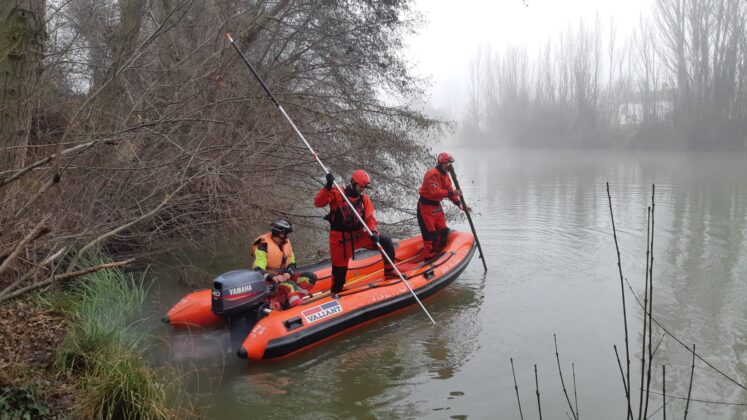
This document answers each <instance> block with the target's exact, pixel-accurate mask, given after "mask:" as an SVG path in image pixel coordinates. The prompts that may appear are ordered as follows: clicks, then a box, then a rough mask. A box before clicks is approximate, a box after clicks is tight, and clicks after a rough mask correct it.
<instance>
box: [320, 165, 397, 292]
mask: <svg viewBox="0 0 747 420" xmlns="http://www.w3.org/2000/svg"><path fill="white" fill-rule="evenodd" d="M326 181H327V183H326V185H325V186H324V187H322V189H320V190H319V192H318V193H317V195H316V197H315V198H314V205H315V206H316V207H325V206H329V214H327V216H325V219H326V220H327V221H328V222H329V223H330V230H329V252H330V254H331V257H332V279H333V284H332V289H331V290H330V292H331V293H332V297H333V298H337V294H338V293H340V292H341V291H342V289H343V287H344V286H345V276H346V275H347V272H348V262H349V261H350V258H351V257H352V256H353V253H354V252H355V250H356V249H358V248H369V249H375V248H376V245H377V244H381V246H382V248H383V249H384V251H385V252H386V254H387V255H388V256H389V258H390V259H391V260H392V261H394V254H395V252H394V244H393V243H392V240H391V238H389V237H388V236H386V235H380V234H379V231H378V230H377V222H376V218H375V217H374V205H373V202H371V198H370V197H369V196H368V195H367V194H364V193H363V191H364V190H365V189H366V188H368V187H369V186H370V182H371V178H370V177H369V176H368V173H366V171H364V170H362V169H359V170H357V171H355V172H353V174H352V176H351V177H350V185H348V186H346V187H345V195H346V196H347V198H348V200H350V203H351V204H352V205H353V207H355V209H356V211H357V212H358V214H359V215H360V216H361V217H362V218H363V220H364V221H365V222H366V226H368V228H369V229H370V230H371V232H372V233H373V234H372V235H369V234H368V232H366V230H365V229H364V227H363V226H362V225H361V223H360V220H358V218H357V217H356V216H355V214H354V213H353V212H352V211H351V209H350V206H348V204H347V203H346V202H345V199H344V198H343V197H342V194H341V193H340V191H339V190H338V189H337V188H334V187H333V185H334V181H335V177H334V175H332V174H331V173H328V174H327V176H326ZM382 259H383V260H384V273H385V276H386V277H397V274H396V272H395V271H394V268H393V267H391V265H389V263H388V262H387V261H386V258H383V256H382Z"/></svg>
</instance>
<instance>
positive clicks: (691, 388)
mask: <svg viewBox="0 0 747 420" xmlns="http://www.w3.org/2000/svg"><path fill="white" fill-rule="evenodd" d="M694 374H695V344H693V362H692V365H691V366H690V385H689V386H688V387H687V402H686V403H685V417H683V420H687V410H688V409H689V408H690V393H691V392H692V390H693V375H694Z"/></svg>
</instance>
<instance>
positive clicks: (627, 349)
mask: <svg viewBox="0 0 747 420" xmlns="http://www.w3.org/2000/svg"><path fill="white" fill-rule="evenodd" d="M607 200H608V202H609V206H610V219H611V220H612V236H613V237H614V238H615V251H616V252H617V270H618V272H619V273H620V292H621V295H622V308H623V324H624V326H625V362H626V366H627V374H626V380H625V381H623V382H624V383H627V384H630V346H629V344H628V313H627V309H626V307H625V286H624V285H623V273H622V263H621V262H620V246H619V244H618V242H617V229H615V215H614V213H613V212H612V196H611V195H610V183H609V182H608V183H607ZM625 398H626V399H627V400H628V418H630V419H632V418H633V409H632V407H631V405H630V387H629V386H628V387H626V390H625Z"/></svg>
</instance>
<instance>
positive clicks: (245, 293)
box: [163, 231, 475, 361]
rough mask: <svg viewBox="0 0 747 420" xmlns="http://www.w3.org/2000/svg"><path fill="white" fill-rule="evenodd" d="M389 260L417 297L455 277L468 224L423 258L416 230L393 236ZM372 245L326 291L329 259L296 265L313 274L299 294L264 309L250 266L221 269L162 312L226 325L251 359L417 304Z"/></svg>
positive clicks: (178, 322)
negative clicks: (283, 305)
mask: <svg viewBox="0 0 747 420" xmlns="http://www.w3.org/2000/svg"><path fill="white" fill-rule="evenodd" d="M395 248H396V258H395V263H396V264H397V267H398V268H399V270H400V272H402V274H404V276H405V278H406V281H407V282H408V283H409V285H410V287H411V288H412V289H413V291H414V292H415V294H417V296H418V298H419V299H421V300H423V299H426V298H428V297H429V296H432V295H433V294H434V293H436V292H438V291H439V290H441V289H443V288H444V287H446V286H447V285H448V284H449V283H451V282H452V281H454V280H455V279H456V278H457V277H458V276H459V275H460V274H461V273H462V271H464V269H465V268H466V267H467V265H468V264H469V262H470V260H471V259H472V256H473V254H474V253H475V240H474V237H473V236H472V234H470V233H467V232H460V231H452V232H451V233H450V234H449V237H448V243H447V246H446V248H445V249H444V251H443V252H442V253H441V254H440V255H438V256H436V257H435V258H432V259H429V260H427V261H424V260H423V256H422V249H423V246H422V240H421V237H420V236H419V235H418V236H414V237H411V238H407V239H403V240H401V241H399V242H397V243H396V245H395ZM383 268H384V265H383V262H382V258H381V255H380V254H379V252H378V251H371V250H363V251H358V252H356V253H355V257H354V259H353V260H351V261H350V264H349V269H348V274H347V279H346V283H345V290H344V291H343V292H342V293H340V294H339V295H338V298H337V299H333V298H332V297H331V296H330V294H329V289H330V287H331V286H332V275H331V265H330V261H329V260H326V261H322V262H319V263H316V264H313V265H310V266H306V267H301V268H299V269H298V271H299V272H314V273H315V274H316V276H317V281H316V283H315V285H314V287H313V288H312V290H311V291H310V293H309V295H308V296H306V297H305V298H304V300H303V302H302V303H301V304H300V305H298V306H295V307H293V308H290V309H285V310H270V309H269V305H268V304H267V302H268V299H270V297H271V296H272V290H271V288H270V287H268V285H267V284H266V282H265V281H264V279H263V276H262V275H261V274H260V273H258V272H256V271H252V270H234V271H230V272H228V273H225V274H222V275H221V276H219V277H218V278H216V279H215V280H214V282H213V288H212V289H206V290H200V291H196V292H193V293H190V294H188V295H187V296H185V297H184V298H182V299H181V300H180V301H179V302H178V303H177V304H176V305H174V307H173V308H171V310H169V311H168V313H167V314H166V315H165V316H164V317H163V321H164V322H165V323H167V324H169V325H171V326H173V327H176V328H192V327H219V326H228V328H229V330H230V332H231V336H232V341H233V342H235V343H236V347H237V354H238V355H239V357H242V358H248V359H250V360H254V361H260V360H271V359H279V358H284V357H287V356H290V355H293V354H295V353H298V352H300V351H302V350H305V349H307V348H309V347H311V346H314V345H316V344H319V343H322V342H324V341H326V340H328V339H330V338H332V337H335V336H337V335H340V334H342V333H345V332H347V331H350V330H352V329H354V328H356V327H359V326H361V325H364V324H366V323H368V322H371V321H373V320H376V319H378V318H381V317H384V316H387V315H390V314H392V313H395V312H397V311H399V310H401V309H404V308H407V307H408V306H411V305H413V304H416V302H415V299H414V298H413V296H412V293H410V291H409V290H408V288H407V287H406V285H405V284H403V283H402V280H401V279H399V278H395V279H392V278H386V277H385V276H384V273H383V271H384V270H383Z"/></svg>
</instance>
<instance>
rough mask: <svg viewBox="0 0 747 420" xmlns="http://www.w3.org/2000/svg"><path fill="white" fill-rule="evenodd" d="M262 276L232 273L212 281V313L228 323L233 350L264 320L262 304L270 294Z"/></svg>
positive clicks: (250, 271) (235, 271) (249, 273)
mask: <svg viewBox="0 0 747 420" xmlns="http://www.w3.org/2000/svg"><path fill="white" fill-rule="evenodd" d="M271 292H272V291H271V289H270V288H269V287H268V285H267V283H266V282H265V278H264V276H263V275H262V273H259V272H257V271H254V270H233V271H229V272H228V273H224V274H221V275H220V276H218V278H216V279H215V280H214V281H213V298H212V310H213V313H214V314H216V315H218V316H220V317H223V318H225V319H226V321H227V322H228V328H229V330H230V332H231V346H232V347H233V348H234V349H237V348H239V347H240V346H241V343H243V341H244V338H246V336H247V334H249V332H250V331H251V330H252V328H254V324H256V323H257V321H258V320H259V318H260V317H261V316H262V306H263V305H262V304H263V303H264V302H265V301H266V300H267V298H268V296H269V295H270V294H271Z"/></svg>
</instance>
